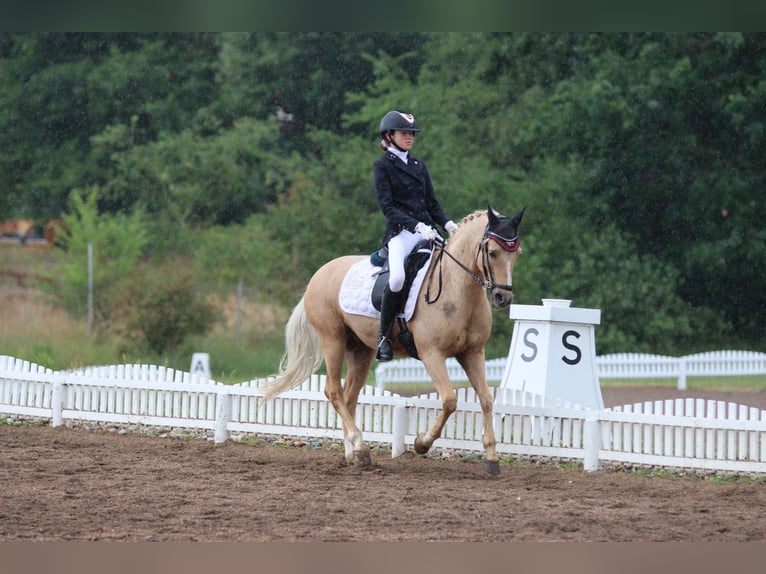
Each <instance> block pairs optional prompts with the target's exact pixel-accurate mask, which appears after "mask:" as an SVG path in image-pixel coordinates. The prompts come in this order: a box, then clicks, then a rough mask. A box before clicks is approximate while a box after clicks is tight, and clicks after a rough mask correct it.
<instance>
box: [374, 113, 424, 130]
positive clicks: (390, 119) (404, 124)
mask: <svg viewBox="0 0 766 574" xmlns="http://www.w3.org/2000/svg"><path fill="white" fill-rule="evenodd" d="M393 131H402V132H419V131H420V130H419V129H418V125H417V123H415V116H413V115H412V114H409V113H407V112H399V111H392V112H388V113H387V114H386V115H385V116H383V119H382V120H380V135H385V134H387V133H391V132H393Z"/></svg>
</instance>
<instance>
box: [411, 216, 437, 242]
mask: <svg viewBox="0 0 766 574" xmlns="http://www.w3.org/2000/svg"><path fill="white" fill-rule="evenodd" d="M415 232H417V233H420V235H421V236H422V237H423V239H427V240H429V241H432V240H434V239H436V235H437V233H436V230H435V229H434V228H433V227H431V226H430V225H426V224H425V223H423V222H422V221H421V222H419V223H418V224H417V225H416V226H415Z"/></svg>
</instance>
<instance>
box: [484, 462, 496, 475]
mask: <svg viewBox="0 0 766 574" xmlns="http://www.w3.org/2000/svg"><path fill="white" fill-rule="evenodd" d="M481 464H482V466H483V467H484V470H486V471H487V472H488V473H489V474H491V475H492V476H497V475H498V474H500V461H498V460H485V461H482V463H481Z"/></svg>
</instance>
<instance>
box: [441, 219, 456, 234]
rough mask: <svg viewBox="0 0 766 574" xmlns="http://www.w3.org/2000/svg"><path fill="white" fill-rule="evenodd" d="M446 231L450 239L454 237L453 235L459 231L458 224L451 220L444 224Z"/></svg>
mask: <svg viewBox="0 0 766 574" xmlns="http://www.w3.org/2000/svg"><path fill="white" fill-rule="evenodd" d="M444 230H445V231H446V232H447V233H449V235H450V237H452V234H453V233H455V231H457V223H455V222H454V221H452V220H451V219H450V220H449V221H448V222H447V223H445V224H444Z"/></svg>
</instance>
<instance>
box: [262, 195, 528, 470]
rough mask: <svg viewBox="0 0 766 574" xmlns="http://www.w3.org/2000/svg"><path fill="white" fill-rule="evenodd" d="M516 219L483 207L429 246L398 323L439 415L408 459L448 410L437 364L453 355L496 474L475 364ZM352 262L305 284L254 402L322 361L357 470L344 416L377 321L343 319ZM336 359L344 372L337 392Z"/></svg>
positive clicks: (453, 404)
mask: <svg viewBox="0 0 766 574" xmlns="http://www.w3.org/2000/svg"><path fill="white" fill-rule="evenodd" d="M523 215H524V210H523V209H522V210H521V211H520V212H519V213H518V214H517V215H516V216H515V217H513V218H508V217H504V216H502V215H499V214H497V213H496V212H494V211H493V210H492V208H491V207H490V208H488V209H487V211H486V212H484V211H477V212H475V213H473V214H471V215H468V216H466V217H465V218H464V219H463V221H462V222H460V224H459V226H458V229H457V230H456V231H455V232H454V234H453V235H452V237H451V238H450V239H449V242H447V243H446V244H444V245H442V246H440V247H437V249H441V250H442V251H443V253H441V254H439V253H438V252H435V254H434V257H432V261H431V264H430V269H429V270H428V272H427V275H426V282H427V283H428V288H425V287H424V288H423V289H422V290H421V293H420V294H419V295H418V301H417V305H416V308H415V312H414V314H413V316H412V318H411V319H410V320H409V321H408V326H409V330H410V332H411V333H412V336H413V338H414V341H415V345H416V347H417V352H418V355H419V358H420V360H421V361H422V362H423V365H424V366H425V368H426V370H427V371H428V373H429V375H430V376H431V378H432V380H433V383H434V385H435V386H436V390H437V391H438V393H439V397H440V398H441V401H442V412H441V413H440V415H439V416H438V417H437V418H436V420H435V421H434V423H433V424H432V425H431V427H430V428H429V429H428V430H427V431H426V432H425V433H421V434H420V435H418V437H417V438H416V440H415V452H417V453H419V454H425V453H426V452H428V450H429V449H430V448H431V446H432V445H433V443H434V441H435V440H436V439H437V438H439V437H440V436H441V432H442V429H443V427H444V424H445V423H446V422H447V419H448V418H449V417H450V415H451V414H452V413H453V412H455V409H456V408H457V396H456V393H455V390H454V389H453V388H452V385H451V383H450V380H449V377H448V375H447V366H446V362H445V361H446V359H447V357H455V358H456V359H457V361H458V362H459V363H460V365H461V366H462V367H463V369H464V370H465V373H466V375H467V376H468V379H469V381H470V382H471V385H472V386H473V388H474V389H475V390H476V393H477V395H478V397H479V401H480V404H481V409H482V412H483V415H484V431H483V440H482V442H483V446H484V461H483V464H484V468H485V469H486V470H487V471H488V472H489V473H491V474H499V473H500V463H499V459H498V456H497V451H496V449H495V444H496V439H495V433H494V429H493V426H492V394H491V393H490V390H489V387H488V386H487V380H486V371H485V365H484V344H485V342H486V341H487V339H488V338H489V336H490V332H491V330H492V312H491V309H490V303H489V302H488V300H487V294H488V295H489V300H490V301H491V302H492V306H493V307H495V308H498V309H502V308H505V307H507V306H508V305H510V304H511V300H512V299H513V289H512V281H511V276H512V273H513V267H514V265H515V264H516V260H517V259H518V257H519V255H520V254H521V249H519V241H520V240H519V235H518V226H519V223H520V222H521V218H522V216H523ZM445 254H446V255H447V256H448V257H447V259H448V260H446V261H445V258H444V257H443V255H445ZM362 257H363V256H345V257H339V258H337V259H333V260H332V261H330V262H328V263H326V264H325V265H323V266H322V267H321V268H320V269H319V270H318V271H317V272H316V273H315V274H314V276H313V277H312V278H311V281H309V284H308V285H307V287H306V291H305V293H304V295H303V298H302V299H301V300H300V302H299V303H298V304H297V305H296V306H295V308H294V309H293V311H292V314H291V316H290V319H289V320H288V323H287V327H286V329H285V339H286V349H285V355H284V357H283V359H282V363H281V365H280V372H279V376H278V377H277V378H276V380H274V381H272V382H271V383H269V384H267V386H266V387H265V388H266V392H265V394H264V399H265V400H268V399H270V398H272V397H274V396H276V395H277V394H279V393H281V392H284V391H287V390H289V389H292V388H294V387H296V386H298V385H299V384H301V383H303V382H304V381H305V380H306V379H308V378H309V377H310V376H311V374H313V373H314V372H315V371H316V370H317V369H319V367H320V366H321V364H322V360H324V362H325V364H326V366H327V381H326V383H325V391H324V392H325V395H326V396H327V398H328V399H329V400H330V402H331V403H332V406H333V407H334V408H335V410H336V412H337V413H338V414H339V415H340V417H341V419H342V421H343V431H344V437H345V439H344V444H345V456H346V460H347V461H348V462H349V463H352V464H356V465H358V466H363V467H364V466H369V465H371V464H372V461H371V458H370V448H369V446H368V445H367V444H366V443H365V442H364V440H363V438H362V432H361V430H360V429H359V428H358V427H357V425H356V422H355V420H354V416H355V412H356V405H357V399H358V397H359V391H360V390H361V388H362V386H363V385H364V384H365V381H366V380H367V375H368V374H369V371H370V367H371V365H372V361H373V359H374V358H375V348H376V345H377V335H378V321H377V320H375V319H372V318H369V317H364V316H361V315H354V314H350V313H347V312H345V311H343V310H342V309H341V307H340V304H339V297H338V294H339V292H340V288H341V284H342V283H343V279H344V277H345V276H346V273H347V272H348V270H349V269H350V268H351V266H352V265H353V264H354V263H356V262H358V261H359V260H360V259H362ZM496 281H497V282H496ZM431 289H433V290H434V291H437V293H436V294H434V292H432V291H431ZM397 328H398V327H397V326H396V325H394V332H393V333H392V335H393V337H392V341H393V342H394V354H395V355H399V356H401V355H406V354H407V352H406V350H405V349H404V348H403V347H402V346H401V345H400V344H398V343H397V342H396V339H395V335H396V331H397ZM344 359H345V360H346V362H347V366H348V369H347V373H346V379H345V384H342V381H341V374H342V369H343V361H344Z"/></svg>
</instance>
